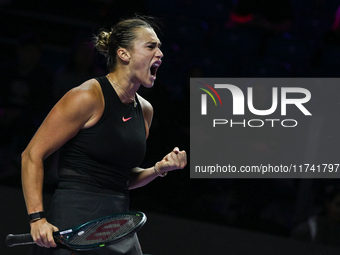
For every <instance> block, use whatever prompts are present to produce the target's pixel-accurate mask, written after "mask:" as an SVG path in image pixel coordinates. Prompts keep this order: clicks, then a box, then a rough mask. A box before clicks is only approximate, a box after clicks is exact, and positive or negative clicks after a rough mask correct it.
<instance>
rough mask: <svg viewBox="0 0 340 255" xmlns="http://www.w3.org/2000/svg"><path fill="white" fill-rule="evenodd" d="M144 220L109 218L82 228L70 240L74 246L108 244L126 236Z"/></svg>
mask: <svg viewBox="0 0 340 255" xmlns="http://www.w3.org/2000/svg"><path fill="white" fill-rule="evenodd" d="M141 220H142V218H141V217H139V216H137V215H125V216H124V217H119V218H108V219H106V220H103V221H98V222H95V223H93V224H90V225H88V226H84V227H83V228H80V229H79V230H78V231H77V232H76V233H74V235H73V236H72V237H71V238H70V239H69V240H68V242H69V243H70V244H72V245H92V244H96V243H107V242H111V241H114V240H115V239H118V238H119V237H120V236H122V235H126V234H128V233H129V232H131V230H133V229H134V228H135V227H136V226H137V225H138V224H139V223H140V222H141Z"/></svg>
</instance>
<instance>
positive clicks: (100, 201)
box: [29, 188, 143, 255]
mask: <svg viewBox="0 0 340 255" xmlns="http://www.w3.org/2000/svg"><path fill="white" fill-rule="evenodd" d="M129 202H130V199H129V198H128V196H126V195H123V194H122V195H120V194H102V193H96V192H89V191H83V190H72V189H67V188H66V189H65V188H59V189H57V190H56V192H55V194H54V196H53V199H52V203H51V206H50V210H49V213H48V215H47V220H48V222H50V223H51V224H53V225H55V226H56V227H58V228H59V230H64V229H67V228H71V227H74V226H76V225H79V224H83V223H85V222H87V221H91V220H94V219H97V218H100V217H104V216H107V215H110V214H114V213H122V212H127V211H128V210H129ZM71 254H74V255H78V254H79V255H89V254H91V255H101V254H103V255H104V254H105V255H116V254H117V255H119V254H126V255H142V254H143V253H142V250H141V247H140V244H139V241H138V238H137V235H136V234H134V235H133V236H131V237H128V238H126V239H124V240H122V241H120V242H118V243H115V244H112V245H108V246H105V247H103V248H99V249H94V250H89V251H72V250H70V249H68V248H66V247H64V246H62V245H60V244H58V246H57V247H56V248H43V247H40V246H38V245H33V246H32V249H31V250H30V252H29V255H71Z"/></svg>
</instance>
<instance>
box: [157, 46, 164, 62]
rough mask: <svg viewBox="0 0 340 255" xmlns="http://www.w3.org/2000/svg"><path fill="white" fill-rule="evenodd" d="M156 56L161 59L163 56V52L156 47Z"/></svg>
mask: <svg viewBox="0 0 340 255" xmlns="http://www.w3.org/2000/svg"><path fill="white" fill-rule="evenodd" d="M156 56H157V57H159V59H161V58H162V57H164V54H163V52H162V51H161V49H160V48H158V50H157V53H156Z"/></svg>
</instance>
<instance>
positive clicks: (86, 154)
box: [59, 76, 146, 192]
mask: <svg viewBox="0 0 340 255" xmlns="http://www.w3.org/2000/svg"><path fill="white" fill-rule="evenodd" d="M97 80H98V82H99V83H100V86H101V88H102V91H103V95H104V100H105V108H104V112H103V115H102V117H101V118H100V120H99V121H98V123H96V124H95V125H94V126H92V127H90V128H87V129H82V130H80V131H79V133H78V134H77V135H76V136H74V137H73V138H72V139H70V140H69V141H68V142H67V143H66V144H65V145H64V146H63V147H62V148H61V150H60V158H59V162H60V163H59V164H60V167H59V179H60V180H62V181H71V182H78V183H85V184H87V185H92V186H97V187H100V188H103V189H108V190H113V191H119V192H127V191H128V187H129V178H130V172H131V169H132V168H134V167H137V166H138V165H139V164H141V163H142V161H143V159H144V155H145V151H146V131H145V124H144V117H143V112H142V108H141V106H140V103H139V101H138V98H137V96H136V101H137V106H136V107H135V106H134V103H131V104H128V105H126V104H123V103H122V102H121V101H120V99H119V97H118V95H117V93H116V91H115V90H114V88H113V87H112V86H111V84H110V82H109V81H108V80H107V78H106V77H105V76H103V77H99V78H97ZM63 169H64V170H63ZM65 169H67V171H66V172H65ZM70 170H72V171H70ZM70 172H71V174H69V173H70Z"/></svg>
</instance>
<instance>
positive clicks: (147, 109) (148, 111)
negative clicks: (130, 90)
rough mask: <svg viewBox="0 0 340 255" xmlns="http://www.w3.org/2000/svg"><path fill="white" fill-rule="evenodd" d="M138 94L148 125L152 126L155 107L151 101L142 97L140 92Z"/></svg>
mask: <svg viewBox="0 0 340 255" xmlns="http://www.w3.org/2000/svg"><path fill="white" fill-rule="evenodd" d="M137 96H138V100H139V103H140V105H141V107H142V110H143V115H144V119H145V121H146V122H147V124H148V126H149V127H150V126H151V122H152V117H153V107H152V105H151V104H150V102H149V101H147V100H146V99H145V98H143V97H141V96H140V95H139V94H137Z"/></svg>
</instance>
